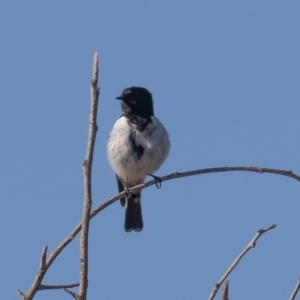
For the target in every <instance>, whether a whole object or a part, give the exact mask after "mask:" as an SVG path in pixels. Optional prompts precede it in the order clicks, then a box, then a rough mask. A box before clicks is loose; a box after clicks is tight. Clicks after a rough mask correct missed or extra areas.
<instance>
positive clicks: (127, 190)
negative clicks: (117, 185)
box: [124, 178, 132, 198]
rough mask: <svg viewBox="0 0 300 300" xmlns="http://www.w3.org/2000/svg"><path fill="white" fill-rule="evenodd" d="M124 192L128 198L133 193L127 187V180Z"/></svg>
mask: <svg viewBox="0 0 300 300" xmlns="http://www.w3.org/2000/svg"><path fill="white" fill-rule="evenodd" d="M124 191H125V195H126V197H127V198H128V197H129V196H130V195H131V194H132V193H131V190H130V189H129V187H128V185H127V178H126V180H125V186H124Z"/></svg>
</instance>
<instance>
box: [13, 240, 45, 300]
mask: <svg viewBox="0 0 300 300" xmlns="http://www.w3.org/2000/svg"><path fill="white" fill-rule="evenodd" d="M47 250H48V247H47V246H45V247H44V249H43V252H42V256H41V261H40V266H39V271H38V273H37V274H36V276H35V279H34V281H33V283H32V285H31V287H30V289H29V291H28V293H27V294H26V295H24V294H23V293H22V292H21V291H19V290H18V293H19V295H20V297H21V299H22V300H31V299H32V298H33V297H34V295H35V294H36V292H37V291H38V289H39V286H40V283H41V282H42V280H43V278H44V276H45V274H46V272H47V267H46V264H47V263H46V257H47Z"/></svg>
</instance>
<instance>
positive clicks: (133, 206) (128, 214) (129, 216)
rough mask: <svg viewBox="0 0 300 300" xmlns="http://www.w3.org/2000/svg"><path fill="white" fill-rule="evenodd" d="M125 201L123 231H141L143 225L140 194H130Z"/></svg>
mask: <svg viewBox="0 0 300 300" xmlns="http://www.w3.org/2000/svg"><path fill="white" fill-rule="evenodd" d="M126 200H127V201H126V202H127V203H126V204H127V205H126V209H125V224H124V228H125V231H127V232H130V231H132V230H134V231H142V230H143V226H144V224H143V217H142V206H141V193H136V194H130V195H128V199H126Z"/></svg>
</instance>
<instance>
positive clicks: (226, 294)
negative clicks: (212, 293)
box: [222, 280, 229, 300]
mask: <svg viewBox="0 0 300 300" xmlns="http://www.w3.org/2000/svg"><path fill="white" fill-rule="evenodd" d="M222 300H229V280H226V281H225V282H224V287H223V293H222Z"/></svg>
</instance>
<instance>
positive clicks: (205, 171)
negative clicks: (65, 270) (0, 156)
mask: <svg viewBox="0 0 300 300" xmlns="http://www.w3.org/2000/svg"><path fill="white" fill-rule="evenodd" d="M230 171H246V172H255V173H271V174H277V175H281V176H287V177H290V178H293V179H296V180H297V181H299V182H300V176H298V175H296V174H294V173H293V172H292V171H290V170H278V169H270V168H262V167H219V168H208V169H198V170H193V171H187V172H182V173H180V172H176V173H172V174H169V175H166V176H163V177H161V179H162V181H168V180H173V179H177V178H183V177H189V176H194V175H202V174H209V173H220V172H230ZM155 183H156V182H155V180H149V181H148V182H145V183H143V184H140V185H137V186H135V187H133V188H131V189H130V190H131V191H133V192H135V191H137V190H142V189H145V188H148V187H150V186H152V185H154V184H155ZM124 195H125V192H122V193H119V194H117V195H115V196H113V197H111V198H110V199H108V200H106V201H104V202H102V203H101V204H99V205H98V206H97V207H96V208H95V209H93V210H92V211H91V214H90V219H92V218H93V217H95V216H96V215H97V214H98V213H99V212H100V211H102V210H103V209H105V208H106V207H107V206H109V205H111V204H112V203H114V202H116V201H117V200H118V199H120V198H122V197H124ZM80 230H81V223H79V224H77V225H76V227H75V228H74V229H73V230H72V231H71V232H70V233H69V235H68V236H67V237H66V238H65V239H64V240H63V241H62V242H61V243H60V244H59V245H58V246H57V247H56V248H55V249H54V250H53V251H52V252H51V253H50V255H49V257H48V259H47V261H46V265H45V269H44V270H45V273H46V272H47V270H48V268H49V267H50V266H51V265H52V263H53V262H54V261H55V259H56V257H57V256H58V255H59V254H60V253H61V251H62V250H63V249H64V248H66V246H68V244H69V243H71V242H72V241H73V240H74V238H75V237H76V235H77V234H78V233H79V232H80ZM36 279H37V278H36ZM36 279H35V281H34V282H33V284H32V285H31V287H30V291H34V289H32V287H33V285H34V284H36ZM38 279H39V282H38V283H39V284H38V285H40V284H41V282H42V279H43V278H42V277H41V276H39V277H38ZM34 294H35V293H34ZM34 294H33V293H31V294H29V292H28V294H27V295H26V297H27V298H26V300H31V299H32V298H33V296H34ZM23 295H24V294H23ZM22 299H23V300H24V298H22Z"/></svg>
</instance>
